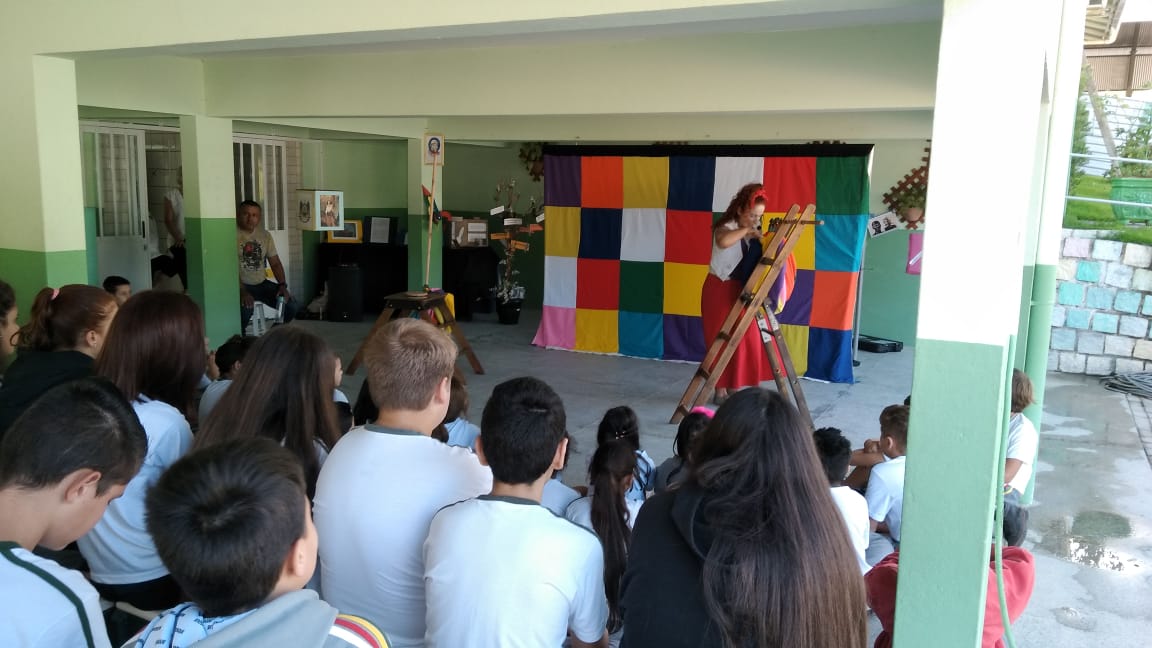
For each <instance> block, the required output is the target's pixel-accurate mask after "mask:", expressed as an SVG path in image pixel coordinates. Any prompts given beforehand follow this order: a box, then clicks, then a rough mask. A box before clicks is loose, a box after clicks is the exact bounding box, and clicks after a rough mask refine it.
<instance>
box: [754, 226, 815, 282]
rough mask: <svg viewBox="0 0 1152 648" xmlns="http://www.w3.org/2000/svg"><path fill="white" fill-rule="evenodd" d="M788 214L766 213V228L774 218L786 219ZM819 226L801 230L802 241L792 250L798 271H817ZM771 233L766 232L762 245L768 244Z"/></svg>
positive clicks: (805, 227)
mask: <svg viewBox="0 0 1152 648" xmlns="http://www.w3.org/2000/svg"><path fill="white" fill-rule="evenodd" d="M787 215H788V214H786V213H784V212H780V213H770V212H764V220H763V221H762V222H763V223H764V226H765V227H767V225H768V222H769V221H771V220H772V219H773V218H784V217H785V216H787ZM817 227H819V225H805V226H804V229H802V230H800V240H799V241H796V247H795V248H793V249H792V256H794V257H795V258H796V269H797V270H815V269H816V228H817ZM768 236H770V234H769V233H767V232H765V235H764V239H763V240H762V243H765V244H766V243H767V242H768Z"/></svg>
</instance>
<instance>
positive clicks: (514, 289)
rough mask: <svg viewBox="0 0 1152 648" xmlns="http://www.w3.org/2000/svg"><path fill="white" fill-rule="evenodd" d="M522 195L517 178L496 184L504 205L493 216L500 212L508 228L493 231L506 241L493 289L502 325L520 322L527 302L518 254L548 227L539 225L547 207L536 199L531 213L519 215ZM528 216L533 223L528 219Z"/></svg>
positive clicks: (498, 195)
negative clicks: (518, 201)
mask: <svg viewBox="0 0 1152 648" xmlns="http://www.w3.org/2000/svg"><path fill="white" fill-rule="evenodd" d="M519 198H520V194H518V193H517V192H516V181H515V180H509V181H507V182H501V183H499V184H497V185H496V198H495V199H496V200H497V201H500V203H501V204H500V205H498V206H497V207H496V208H495V209H493V210H492V215H494V216H496V215H499V216H500V217H502V218H503V219H504V231H503V232H497V233H495V234H492V235H491V238H492V240H494V241H500V243H501V244H502V247H503V251H504V260H503V261H501V262H500V266H499V272H498V277H497V281H496V287H495V288H493V289H492V295H493V297H495V298H496V315H497V317H498V318H499V320H500V323H501V324H517V323H519V322H520V309H521V307H522V306H523V305H524V294H525V290H524V286H523V285H521V284H520V282H518V281H517V280H516V275H518V274H520V271H519V270H517V269H516V267H515V264H514V261H515V259H516V253H517V252H527V251H528V250H529V248H530V244H529V242H528V241H527V239H528V238H529V237H531V235H532V234H535V233H536V232H540V231H543V230H544V228H543V227H541V226H540V225H539V224H537V221H538V220H542V219H541V218H538V216H540V215H541V214H542V211H543V210H542V208H539V207H537V204H536V199H535V198H532V199H531V200H530V202H529V205H528V212H527V214H525V215H523V216H517V215H516V201H517V200H518V199H519ZM525 217H527V218H528V220H529V222H527V223H525V222H524V221H525Z"/></svg>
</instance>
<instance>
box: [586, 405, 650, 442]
mask: <svg viewBox="0 0 1152 648" xmlns="http://www.w3.org/2000/svg"><path fill="white" fill-rule="evenodd" d="M609 441H623V442H624V443H627V444H628V445H629V446H630V447H631V448H632V450H634V451H635V450H639V449H640V421H639V419H637V418H636V412H634V411H632V408H631V407H628V406H627V405H620V406H618V407H613V408H612V409H610V410H608V411H607V412H604V418H602V419H600V427H599V428H597V430H596V445H598V446H601V445H604V444H605V443H608V442H609Z"/></svg>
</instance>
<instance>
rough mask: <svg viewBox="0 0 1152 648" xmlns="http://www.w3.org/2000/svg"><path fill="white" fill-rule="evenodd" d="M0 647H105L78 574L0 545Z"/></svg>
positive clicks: (91, 597) (93, 604) (92, 593)
mask: <svg viewBox="0 0 1152 648" xmlns="http://www.w3.org/2000/svg"><path fill="white" fill-rule="evenodd" d="M0 609H3V610H4V613H3V614H0V644H3V645H5V646H21V647H27V648H71V647H72V646H78V647H79V646H83V647H88V648H91V647H98V648H108V647H109V645H110V644H109V642H108V631H107V630H106V629H105V627H104V615H103V613H102V612H101V611H100V595H99V594H97V593H96V590H95V589H94V588H93V587H92V585H90V584H89V583H88V581H87V580H85V579H84V576H83V575H82V574H80V572H78V571H74V570H71V569H65V568H64V567H61V566H60V565H59V564H57V563H56V562H54V561H51V560H48V559H47V558H41V557H40V556H37V555H36V554H34V553H32V552H31V551H28V550H26V549H24V548H23V547H21V546H19V545H17V544H16V543H15V542H0Z"/></svg>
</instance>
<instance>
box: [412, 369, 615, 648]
mask: <svg viewBox="0 0 1152 648" xmlns="http://www.w3.org/2000/svg"><path fill="white" fill-rule="evenodd" d="M480 430H481V431H480V438H479V439H478V440H477V442H476V454H477V456H478V457H479V458H480V460H481V461H482V462H484V463H486V464H487V465H489V466H490V467H491V468H492V491H491V492H490V493H489V494H487V495H481V496H480V497H476V498H473V499H469V500H465V501H463V502H457V503H456V504H452V505H449V506H446V507H444V508H442V509H440V512H439V513H437V514H436V517H434V518H433V519H432V525H431V527H430V528H429V529H428V539H427V540H426V541H425V542H424V592H425V596H426V599H427V606H426V608H427V616H426V619H427V631H426V633H425V635H424V645H425V646H426V647H427V648H441V647H443V646H450V647H452V648H455V647H456V646H469V647H470V648H486V647H489V646H491V647H493V648H495V647H499V646H560V645H561V644H564V643H565V637H566V636H568V633H569V631H571V637H570V638H571V645H572V646H574V647H575V648H582V647H584V646H601V647H603V646H606V645H607V642H608V635H607V632H606V631H605V624H606V623H607V622H608V605H607V602H606V600H605V597H604V554H603V550H602V549H601V547H600V543H599V542H598V541H597V540H596V537H595V536H594V535H592V534H591V533H589V532H588V531H587V530H586V529H582V528H580V527H579V526H577V525H575V524H572V523H571V522H569V521H568V520H565V519H564V518H561V517H558V516H556V515H553V514H552V513H551V512H550V511H548V510H547V509H545V508H544V507H542V506H540V498H541V494H542V493H543V490H544V484H545V483H547V482H548V480H550V479H551V478H552V471H553V470H556V469H557V468H559V467H560V466H561V465H563V461H564V450H565V446H566V445H567V443H568V442H567V440H566V438H565V415H564V404H563V403H562V402H561V400H560V397H559V396H557V395H556V392H554V391H552V388H551V387H549V386H548V385H546V384H544V383H543V382H541V381H540V380H538V379H536V378H515V379H512V380H509V381H507V382H504V383H501V384H499V385H497V386H496V388H495V389H494V390H493V391H492V397H491V398H490V399H489V400H488V404H487V405H485V406H484V414H483V416H482V417H481V420H480Z"/></svg>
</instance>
